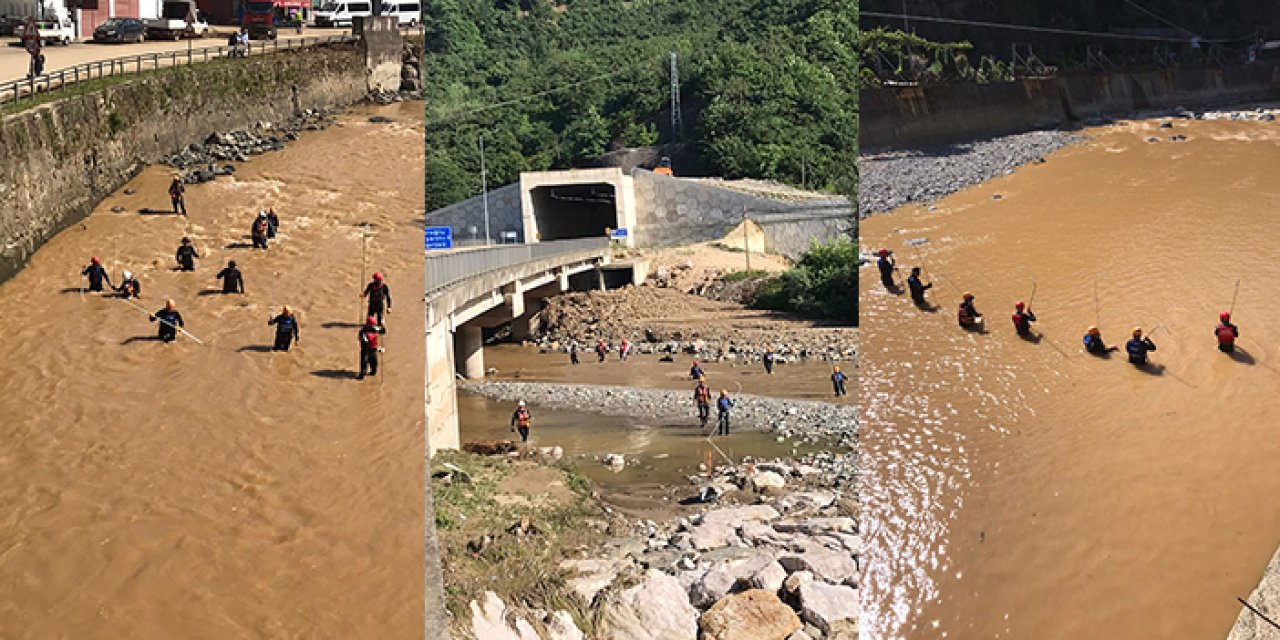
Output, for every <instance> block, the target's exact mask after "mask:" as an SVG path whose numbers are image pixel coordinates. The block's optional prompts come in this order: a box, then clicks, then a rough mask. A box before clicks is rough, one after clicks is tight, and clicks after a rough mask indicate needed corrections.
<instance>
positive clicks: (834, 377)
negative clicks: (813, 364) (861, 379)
mask: <svg viewBox="0 0 1280 640" xmlns="http://www.w3.org/2000/svg"><path fill="white" fill-rule="evenodd" d="M848 380H849V376H846V375H845V374H844V372H843V371H841V370H840V367H831V388H832V389H834V390H835V392H836V397H837V398H839V397H841V396H844V395H846V393H845V390H844V383H845V382H847V381H848Z"/></svg>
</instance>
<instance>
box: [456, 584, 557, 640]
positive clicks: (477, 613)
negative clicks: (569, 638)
mask: <svg viewBox="0 0 1280 640" xmlns="http://www.w3.org/2000/svg"><path fill="white" fill-rule="evenodd" d="M480 600H481V602H479V603H477V602H476V601H475V600H472V601H471V631H472V633H474V634H475V636H476V637H477V638H485V639H486V640H488V639H492V640H540V639H539V638H538V632H537V631H535V630H534V629H533V625H531V624H529V622H528V621H527V620H525V619H523V618H516V619H515V624H514V626H513V625H511V624H508V623H507V605H506V603H504V602H503V601H502V598H499V597H498V594H496V593H494V592H492V591H486V592H484V595H482V596H480Z"/></svg>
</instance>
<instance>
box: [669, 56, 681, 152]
mask: <svg viewBox="0 0 1280 640" xmlns="http://www.w3.org/2000/svg"><path fill="white" fill-rule="evenodd" d="M683 125H684V119H683V118H681V117H680V71H679V70H677V69H676V52H674V51H672V52H671V138H672V139H673V140H679V139H680V138H681V133H682V132H681V129H682V128H683Z"/></svg>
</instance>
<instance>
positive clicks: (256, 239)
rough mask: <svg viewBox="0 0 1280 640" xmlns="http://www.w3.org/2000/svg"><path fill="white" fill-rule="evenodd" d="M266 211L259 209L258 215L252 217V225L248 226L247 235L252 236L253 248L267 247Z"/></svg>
mask: <svg viewBox="0 0 1280 640" xmlns="http://www.w3.org/2000/svg"><path fill="white" fill-rule="evenodd" d="M268 224H269V223H268V222H267V212H266V211H259V212H258V217H256V218H254V219H253V225H252V226H251V227H249V236H250V237H251V238H253V248H254V249H263V250H265V249H266V248H267V226H268Z"/></svg>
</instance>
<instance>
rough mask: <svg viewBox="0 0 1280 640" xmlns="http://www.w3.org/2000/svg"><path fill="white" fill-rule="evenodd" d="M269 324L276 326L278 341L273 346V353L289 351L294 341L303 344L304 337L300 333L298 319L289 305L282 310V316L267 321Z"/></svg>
mask: <svg viewBox="0 0 1280 640" xmlns="http://www.w3.org/2000/svg"><path fill="white" fill-rule="evenodd" d="M267 324H269V325H270V324H273V325H275V326H276V341H275V344H273V345H271V350H272V351H288V350H289V345H290V344H291V343H292V342H293V341H294V340H297V341H298V342H302V335H301V334H300V333H299V332H298V318H297V316H295V315H293V309H290V308H289V306H288V305H285V307H284V308H283V309H281V310H280V315H278V316H276V317H274V318H272V319H270V320H267Z"/></svg>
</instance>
